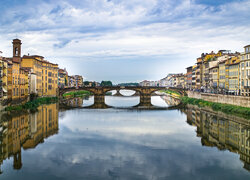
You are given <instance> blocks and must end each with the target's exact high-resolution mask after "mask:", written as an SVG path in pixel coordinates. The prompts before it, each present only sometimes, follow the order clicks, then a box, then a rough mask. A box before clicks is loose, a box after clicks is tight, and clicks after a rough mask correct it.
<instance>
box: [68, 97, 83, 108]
mask: <svg viewBox="0 0 250 180" xmlns="http://www.w3.org/2000/svg"><path fill="white" fill-rule="evenodd" d="M67 105H68V106H70V107H82V105H83V99H82V98H81V97H78V98H73V99H69V100H68V101H67Z"/></svg>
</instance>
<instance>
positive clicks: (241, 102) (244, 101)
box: [187, 91, 250, 108]
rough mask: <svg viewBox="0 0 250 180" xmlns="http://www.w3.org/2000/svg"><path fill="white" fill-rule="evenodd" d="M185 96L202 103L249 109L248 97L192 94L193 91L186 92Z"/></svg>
mask: <svg viewBox="0 0 250 180" xmlns="http://www.w3.org/2000/svg"><path fill="white" fill-rule="evenodd" d="M187 95H188V97H190V98H195V99H202V100H204V101H209V102H215V103H221V104H230V105H235V106H242V107H247V108H250V97H249V96H235V95H226V94H211V93H200V92H194V91H187Z"/></svg>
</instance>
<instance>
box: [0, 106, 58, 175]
mask: <svg viewBox="0 0 250 180" xmlns="http://www.w3.org/2000/svg"><path fill="white" fill-rule="evenodd" d="M0 119H1V120H2V121H1V124H0V173H1V164H2V163H3V161H4V160H5V159H6V158H10V157H13V168H14V169H20V168H21V167H22V159H21V149H22V147H23V149H29V148H34V147H36V146H37V145H38V144H39V143H41V142H43V141H44V139H45V138H47V137H49V136H51V135H53V134H55V133H57V132H58V105H57V104H50V105H43V106H40V107H39V108H38V111H37V112H35V113H33V114H32V113H22V114H21V115H20V114H19V115H13V114H4V115H2V116H1V118H0Z"/></svg>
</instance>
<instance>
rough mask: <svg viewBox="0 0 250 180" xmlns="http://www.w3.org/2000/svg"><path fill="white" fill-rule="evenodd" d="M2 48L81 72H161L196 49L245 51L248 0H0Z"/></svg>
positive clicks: (130, 76)
mask: <svg viewBox="0 0 250 180" xmlns="http://www.w3.org/2000/svg"><path fill="white" fill-rule="evenodd" d="M0 8H1V14H0V42H1V43H0V51H2V52H3V54H2V56H7V57H8V56H12V43H11V42H12V39H14V38H19V39H21V40H22V43H23V44H22V55H24V54H28V53H29V54H30V55H41V56H44V57H45V59H46V60H49V61H51V62H53V63H58V64H59V66H60V68H66V69H67V71H68V72H69V74H70V75H74V74H79V75H82V76H83V77H84V78H85V80H95V81H102V80H111V81H113V82H114V83H120V82H139V81H142V80H145V79H147V80H159V79H161V78H163V77H165V76H166V75H167V74H168V73H182V72H183V73H185V71H186V69H185V68H186V67H188V66H190V65H193V64H194V63H195V62H196V58H197V57H199V56H200V55H201V53H203V52H204V53H206V52H207V53H209V52H211V51H215V52H217V51H218V50H220V49H226V50H232V52H235V51H238V52H243V51H244V49H243V47H244V46H245V45H248V44H250V0H174V1H173V0H81V1H80V0H56V1H55V0H1V1H0Z"/></svg>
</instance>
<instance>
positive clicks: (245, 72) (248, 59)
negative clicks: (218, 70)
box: [240, 45, 250, 96]
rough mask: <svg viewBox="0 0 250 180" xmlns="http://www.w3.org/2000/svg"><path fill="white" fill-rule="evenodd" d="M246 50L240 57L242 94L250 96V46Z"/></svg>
mask: <svg viewBox="0 0 250 180" xmlns="http://www.w3.org/2000/svg"><path fill="white" fill-rule="evenodd" d="M244 50H245V51H244V52H243V53H241V56H240V94H241V95H242V96H250V45H247V46H245V47H244Z"/></svg>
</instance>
